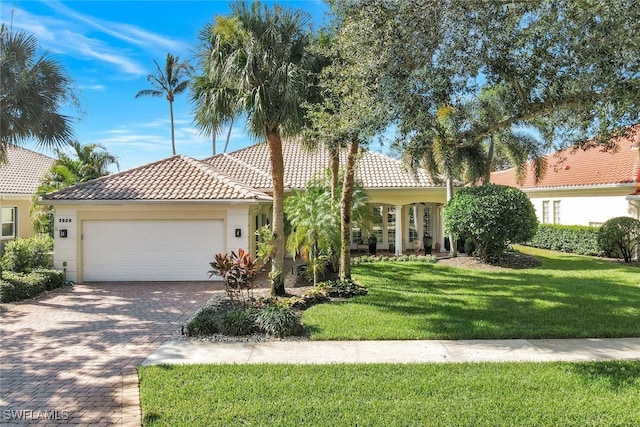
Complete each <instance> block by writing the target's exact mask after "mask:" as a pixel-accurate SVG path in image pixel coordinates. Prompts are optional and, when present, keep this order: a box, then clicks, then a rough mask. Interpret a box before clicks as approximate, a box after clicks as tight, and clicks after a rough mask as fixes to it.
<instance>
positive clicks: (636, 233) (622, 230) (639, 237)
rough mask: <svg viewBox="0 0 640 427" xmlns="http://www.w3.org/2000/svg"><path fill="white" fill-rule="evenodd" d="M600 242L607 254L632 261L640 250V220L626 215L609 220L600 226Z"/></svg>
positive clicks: (625, 260)
mask: <svg viewBox="0 0 640 427" xmlns="http://www.w3.org/2000/svg"><path fill="white" fill-rule="evenodd" d="M598 244H599V245H600V247H601V248H602V249H603V251H604V252H605V253H606V254H607V256H611V257H616V258H623V259H624V262H631V260H632V259H633V257H634V256H635V255H637V254H638V251H639V250H640V221H639V220H637V219H634V218H631V217H626V216H621V217H617V218H612V219H610V220H608V221H607V222H605V223H604V224H603V225H602V227H600V231H599V232H598Z"/></svg>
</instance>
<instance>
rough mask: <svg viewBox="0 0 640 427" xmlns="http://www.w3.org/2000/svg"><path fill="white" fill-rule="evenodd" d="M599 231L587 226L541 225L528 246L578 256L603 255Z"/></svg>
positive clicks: (596, 228)
mask: <svg viewBox="0 0 640 427" xmlns="http://www.w3.org/2000/svg"><path fill="white" fill-rule="evenodd" d="M599 229H600V228H599V227H588V226H586V225H556V224H540V225H538V230H537V231H536V234H535V236H533V238H532V239H531V240H530V241H529V242H527V245H529V246H533V247H536V248H542V249H551V250H554V251H561V252H571V253H574V254H578V255H593V256H598V255H603V254H604V252H603V251H602V248H601V247H600V245H599V244H598V232H599Z"/></svg>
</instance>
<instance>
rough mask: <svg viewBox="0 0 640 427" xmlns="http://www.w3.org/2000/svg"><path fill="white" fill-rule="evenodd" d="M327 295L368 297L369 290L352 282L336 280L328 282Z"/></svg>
mask: <svg viewBox="0 0 640 427" xmlns="http://www.w3.org/2000/svg"><path fill="white" fill-rule="evenodd" d="M326 285H327V295H329V296H330V297H339V298H352V297H357V296H359V295H367V294H368V293H369V290H368V289H367V288H366V287H364V286H362V285H360V284H358V283H356V282H354V281H352V280H334V281H332V282H327V283H326Z"/></svg>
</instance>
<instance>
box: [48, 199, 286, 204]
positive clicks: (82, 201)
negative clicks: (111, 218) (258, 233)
mask: <svg viewBox="0 0 640 427" xmlns="http://www.w3.org/2000/svg"><path fill="white" fill-rule="evenodd" d="M272 200H273V199H272V198H270V197H260V198H252V199H207V200H204V199H173V200H87V199H75V200H69V199H65V200H55V199H51V200H50V199H42V200H38V201H37V202H36V204H38V205H77V204H97V205H125V204H171V203H196V204H208V205H224V204H226V205H243V204H258V203H265V202H271V201H272Z"/></svg>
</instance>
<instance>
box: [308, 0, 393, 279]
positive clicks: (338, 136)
mask: <svg viewBox="0 0 640 427" xmlns="http://www.w3.org/2000/svg"><path fill="white" fill-rule="evenodd" d="M332 8H333V10H334V12H335V13H336V18H337V19H336V21H335V27H334V28H332V29H331V31H329V32H327V34H325V35H324V37H320V43H319V48H320V49H321V52H322V56H323V58H324V59H325V65H326V66H325V67H324V69H323V70H322V73H321V75H320V88H321V97H320V98H319V99H318V100H317V101H316V102H315V104H313V105H311V106H310V108H309V113H308V117H309V125H308V128H307V132H306V138H307V142H308V143H310V144H312V145H313V144H314V143H315V144H320V143H322V144H324V145H325V147H326V148H327V149H328V151H329V153H330V155H331V171H332V191H331V192H332V193H333V194H336V193H337V192H338V190H337V187H338V182H339V180H338V175H339V170H340V166H339V161H338V160H339V153H340V151H344V152H346V160H345V164H344V165H343V167H342V175H343V180H342V185H341V188H340V231H341V232H340V236H341V238H340V242H341V245H340V266H339V268H340V278H341V279H343V280H348V279H351V259H350V244H351V241H350V240H351V239H350V238H351V229H352V224H353V221H352V214H353V211H352V207H353V206H352V205H353V194H354V190H355V188H356V185H355V184H356V166H357V161H358V157H359V155H360V153H361V148H366V146H367V145H368V143H369V142H370V141H371V139H372V138H373V137H374V136H375V135H376V134H378V133H380V132H382V131H383V130H384V129H385V127H386V125H387V123H388V119H389V117H388V114H387V112H388V109H387V108H386V107H385V106H384V105H383V104H382V103H381V102H380V97H379V96H378V93H379V91H380V80H379V79H378V73H377V70H378V69H379V68H380V63H381V62H382V61H384V60H385V59H386V56H385V55H382V56H381V55H380V54H379V51H377V50H376V48H375V46H376V45H377V43H378V40H377V39H376V38H375V37H371V38H369V37H367V36H368V34H370V32H368V30H367V29H366V28H363V27H361V26H359V25H358V23H359V22H361V21H362V20H364V19H367V17H366V16H365V15H364V14H366V13H368V12H369V11H361V10H360V9H359V8H357V7H356V8H350V7H343V6H342V4H340V3H338V2H336V3H332Z"/></svg>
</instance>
